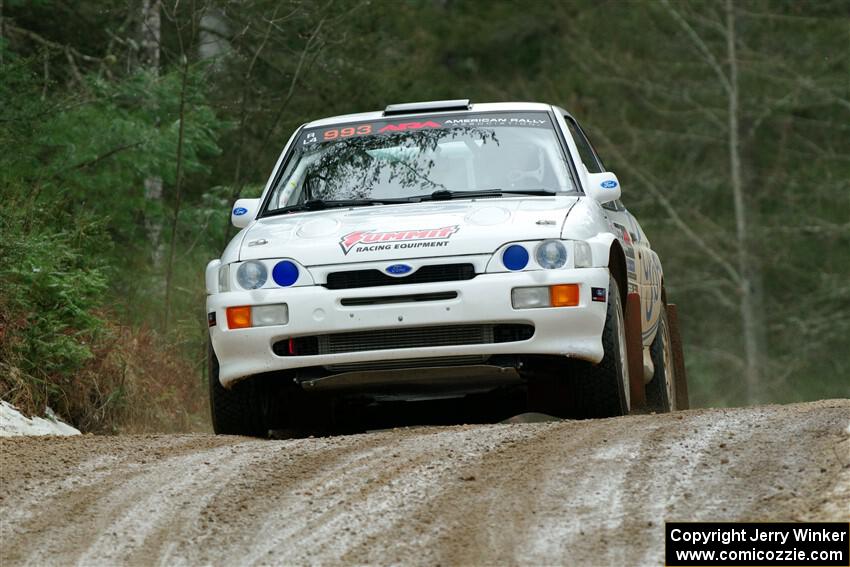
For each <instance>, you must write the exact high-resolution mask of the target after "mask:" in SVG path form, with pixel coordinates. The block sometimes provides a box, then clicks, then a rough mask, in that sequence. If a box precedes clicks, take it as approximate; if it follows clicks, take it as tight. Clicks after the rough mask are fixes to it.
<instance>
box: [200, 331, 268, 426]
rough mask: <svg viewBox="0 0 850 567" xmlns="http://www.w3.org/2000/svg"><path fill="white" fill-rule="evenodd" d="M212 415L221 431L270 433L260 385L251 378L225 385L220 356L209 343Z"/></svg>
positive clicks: (214, 422)
mask: <svg viewBox="0 0 850 567" xmlns="http://www.w3.org/2000/svg"><path fill="white" fill-rule="evenodd" d="M207 359H208V362H209V389H210V417H211V418H212V426H213V431H215V433H216V434H217V435H245V436H249V437H267V436H268V433H269V427H268V425H267V424H266V419H265V414H266V412H265V408H264V406H265V401H266V400H265V399H264V396H263V393H262V392H261V391H260V388H259V385H258V384H256V383H255V382H254V380H253V379H251V378H247V379H245V380H242V381H241V382H238V383H236V384H234V385H233V386H231V387H230V388H225V387H224V386H222V385H221V382H220V381H219V379H218V373H219V366H218V357H216V355H215V351H214V350H213V348H212V344H210V345H209V347H208V355H207Z"/></svg>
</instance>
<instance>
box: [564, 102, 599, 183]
mask: <svg viewBox="0 0 850 567" xmlns="http://www.w3.org/2000/svg"><path fill="white" fill-rule="evenodd" d="M564 121H565V122H566V123H567V127H568V128H569V129H570V134H572V136H573V140H575V143H576V146H577V147H578V153H579V155H580V156H581V161H583V162H584V165H585V166H586V167H587V171H589V172H590V173H601V172H602V171H604V169H602V164H601V163H600V162H599V160H598V159H597V157H596V154H595V153H594V151H593V148H592V147H591V145H590V142H589V141H588V140H587V138H586V137H585V135H584V133H583V132H582V131H581V128H579V126H578V124H576V122H575V120H573V119H572V118H571V117H569V116H564Z"/></svg>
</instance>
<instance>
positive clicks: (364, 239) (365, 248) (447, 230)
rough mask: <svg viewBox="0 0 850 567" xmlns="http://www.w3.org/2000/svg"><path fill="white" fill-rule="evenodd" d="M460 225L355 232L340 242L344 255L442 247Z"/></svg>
mask: <svg viewBox="0 0 850 567" xmlns="http://www.w3.org/2000/svg"><path fill="white" fill-rule="evenodd" d="M459 228H460V227H459V226H458V225H453V226H443V227H440V228H423V229H416V230H392V231H387V232H376V231H374V230H355V231H354V232H349V233H348V234H346V235H345V236H343V237H342V238H340V240H339V246H340V248H342V253H343V254H348V253H349V252H351V251H352V250H354V251H355V252H380V251H383V250H401V249H408V248H424V247H441V246H447V245H448V239H449V238H451V237H452V235H453V234H455V233H456V232H457V231H458V229H459Z"/></svg>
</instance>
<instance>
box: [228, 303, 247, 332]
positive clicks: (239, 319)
mask: <svg viewBox="0 0 850 567" xmlns="http://www.w3.org/2000/svg"><path fill="white" fill-rule="evenodd" d="M250 326H251V307H250V306H247V305H245V306H243V307H228V308H227V328H228V329H246V328H248V327H250Z"/></svg>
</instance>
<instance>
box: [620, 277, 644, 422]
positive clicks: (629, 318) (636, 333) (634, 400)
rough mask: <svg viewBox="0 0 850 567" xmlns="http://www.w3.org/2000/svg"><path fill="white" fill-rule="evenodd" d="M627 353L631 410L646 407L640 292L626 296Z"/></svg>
mask: <svg viewBox="0 0 850 567" xmlns="http://www.w3.org/2000/svg"><path fill="white" fill-rule="evenodd" d="M625 318H626V354H627V355H628V359H629V384H630V386H631V388H630V393H631V411H635V410H639V409H644V408H645V407H646V389H645V384H644V382H643V338H642V337H641V310H640V294H639V293H630V294H629V295H628V297H627V298H626V313H625Z"/></svg>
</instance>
